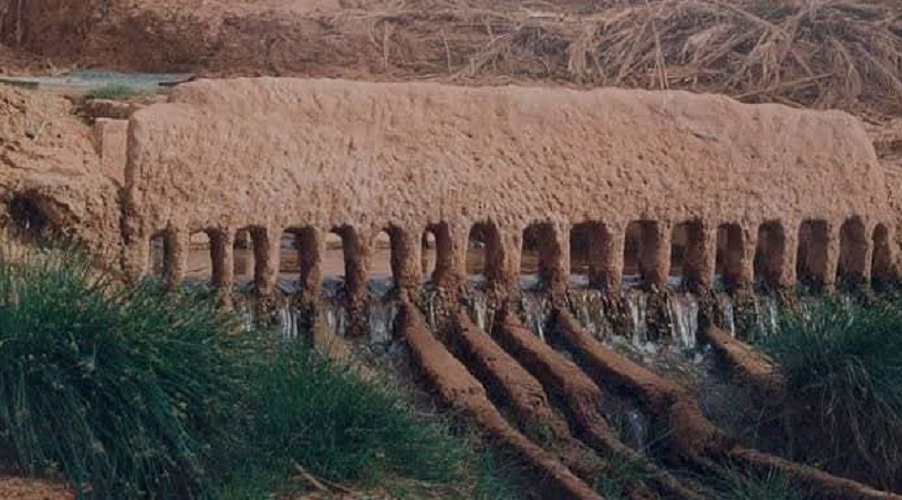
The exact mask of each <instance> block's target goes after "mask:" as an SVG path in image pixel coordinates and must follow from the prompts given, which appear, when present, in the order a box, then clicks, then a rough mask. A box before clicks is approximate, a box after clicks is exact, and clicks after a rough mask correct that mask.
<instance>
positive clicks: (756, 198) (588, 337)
mask: <svg viewBox="0 0 902 500" xmlns="http://www.w3.org/2000/svg"><path fill="white" fill-rule="evenodd" d="M97 135H98V141H99V143H100V150H101V151H102V152H103V156H104V163H105V164H110V165H111V168H114V169H121V171H124V179H125V184H124V188H123V195H122V200H123V201H122V217H121V220H122V224H121V232H120V233H119V234H110V235H104V236H103V237H104V238H106V239H107V241H119V242H120V245H119V246H120V247H121V259H120V263H119V264H120V265H121V270H122V271H123V272H124V273H125V275H126V276H128V277H129V278H130V279H139V278H141V277H142V276H144V275H147V274H150V273H152V272H153V270H154V267H155V266H153V265H152V261H153V260H154V259H153V256H154V254H155V253H160V254H161V260H162V263H161V264H162V265H161V267H160V269H158V270H159V271H160V272H161V274H162V276H163V278H164V279H165V280H166V282H167V283H168V285H169V286H178V285H179V284H181V283H182V282H183V281H185V280H186V278H187V277H189V275H190V274H191V271H190V269H189V268H190V265H189V262H190V258H191V254H192V248H193V242H194V241H195V238H196V236H197V235H205V238H204V239H205V241H207V242H208V243H207V244H206V245H205V246H204V247H203V251H204V252H208V253H209V262H210V273H209V276H208V277H207V278H208V280H209V283H210V285H211V286H212V287H213V288H215V289H216V290H217V291H218V293H219V295H220V298H221V300H222V301H223V303H225V304H232V303H233V302H234V300H235V297H236V295H238V294H237V293H236V292H235V290H236V281H238V280H237V279H236V271H235V269H236V255H237V254H238V253H239V252H240V251H241V248H245V247H249V248H251V249H252V250H251V253H252V261H253V266H252V270H251V275H252V276H251V278H252V282H251V287H250V290H251V293H250V295H252V296H253V299H254V301H255V302H256V303H258V304H263V305H268V306H271V307H270V310H272V308H273V307H282V308H283V310H284V309H285V308H287V309H288V310H290V311H291V312H290V314H292V315H298V316H303V315H311V316H313V317H314V319H310V318H308V319H307V320H305V324H315V323H316V321H315V317H316V316H318V315H321V314H323V311H324V310H326V309H328V307H326V306H325V305H324V304H325V302H328V301H333V302H334V300H335V299H336V297H338V298H339V299H340V306H339V307H340V308H341V309H342V311H343V312H342V314H344V315H345V317H346V321H347V323H348V324H349V326H348V328H347V330H346V331H347V332H348V334H349V336H355V335H356V336H361V335H365V333H366V332H367V331H368V329H371V328H373V326H374V325H373V324H372V323H373V322H374V316H373V314H372V311H373V308H372V304H373V303H374V301H375V302H378V301H380V300H383V299H382V298H374V295H373V293H372V282H371V278H372V277H373V272H372V271H373V265H374V260H375V259H376V257H377V256H378V255H379V252H380V248H383V249H387V253H388V255H389V257H388V260H389V265H388V267H389V268H390V274H391V280H390V282H389V287H390V289H391V300H392V301H393V304H394V305H393V306H392V307H393V309H392V312H391V314H389V315H387V316H386V317H384V318H382V320H383V321H386V322H387V323H388V324H389V326H388V327H387V328H388V332H389V333H388V337H389V338H390V339H396V340H400V341H403V342H404V343H405V344H406V345H407V347H408V349H409V353H410V356H411V358H412V360H413V361H414V363H415V364H416V365H417V366H418V367H419V369H420V370H421V372H422V374H423V375H424V379H425V380H426V382H427V384H428V385H429V386H430V387H431V388H433V389H434V390H435V391H436V392H437V393H438V395H439V396H440V397H441V399H443V400H444V401H445V402H447V403H448V404H450V405H451V406H453V407H455V408H457V409H459V410H461V411H462V412H463V414H465V415H468V416H470V417H471V418H472V419H473V420H474V421H475V422H477V423H478V424H479V425H480V426H481V427H482V428H484V429H486V430H487V431H489V432H490V433H491V434H493V435H495V436H497V437H499V439H501V441H502V442H504V443H506V444H508V445H510V446H511V447H512V448H514V449H515V450H517V452H518V453H519V454H520V455H521V456H523V457H524V458H525V460H527V461H528V462H529V463H530V464H532V465H533V466H535V467H536V468H538V469H540V470H542V471H543V473H544V474H545V476H543V477H547V478H548V479H547V487H548V489H549V491H552V492H554V493H555V494H563V495H566V496H568V497H578V498H592V497H594V496H595V494H594V492H592V491H591V488H589V487H588V486H587V483H588V482H589V480H590V477H589V476H591V473H589V472H586V471H580V470H579V469H578V467H575V466H573V464H571V463H569V462H568V461H567V460H566V457H562V456H559V455H555V453H553V452H550V451H548V450H545V449H543V448H542V447H540V446H538V445H536V444H535V442H534V441H533V440H530V439H529V438H527V437H526V434H524V433H521V431H522V429H523V428H524V426H525V425H526V423H527V422H528V421H530V419H539V420H541V421H547V422H550V424H549V425H551V428H552V429H554V435H555V436H556V439H558V440H559V441H561V442H565V443H569V444H568V445H567V446H569V447H571V448H579V447H580V446H588V447H589V448H591V449H594V450H600V451H605V453H614V455H615V456H620V457H621V458H623V459H629V458H630V457H633V456H634V455H635V453H636V452H635V451H634V450H633V449H632V448H630V447H628V446H625V445H624V444H623V443H621V442H620V441H618V440H617V438H615V437H614V435H613V433H612V432H611V431H610V429H609V428H608V426H607V424H606V422H605V420H604V418H603V417H602V415H601V413H600V410H599V408H600V407H601V400H602V392H601V390H600V387H606V386H608V385H612V386H613V387H615V388H617V389H618V390H620V391H621V392H622V393H623V395H624V397H626V398H628V399H632V400H635V401H636V402H637V404H638V405H639V406H640V407H642V408H643V411H644V412H645V413H646V414H647V415H648V416H649V418H653V419H656V420H658V421H660V422H663V423H664V424H665V425H668V426H669V427H670V428H672V429H673V433H672V435H671V437H670V438H668V442H669V445H670V446H672V448H673V449H674V450H676V452H677V453H678V454H680V455H681V456H684V457H687V458H689V459H692V460H699V461H700V462H699V463H702V462H701V461H702V460H734V461H739V462H741V463H745V464H748V465H749V466H752V467H757V468H760V469H762V470H763V469H771V468H774V467H776V468H779V469H780V470H782V471H784V472H786V473H787V474H791V475H792V476H793V477H796V478H799V479H800V480H801V481H803V482H804V483H805V484H807V485H808V486H810V487H811V488H813V491H818V492H820V494H821V495H822V496H823V497H824V498H831V497H832V498H849V497H850V495H851V497H863V498H888V497H889V496H887V495H886V494H884V493H881V492H877V491H875V490H872V489H870V488H868V487H866V486H863V485H861V484H858V483H855V482H852V481H849V480H846V479H842V478H837V477H834V476H830V475H828V474H825V473H823V472H820V471H817V470H816V469H812V468H809V467H805V466H801V465H798V464H794V463H792V462H787V461H785V460H782V459H779V458H776V457H773V456H770V455H767V454H764V453H760V452H756V451H754V450H748V449H745V448H743V447H742V446H740V445H739V444H737V442H736V441H734V440H733V439H731V438H729V437H727V436H726V435H725V434H724V433H723V432H721V431H720V430H719V429H718V428H717V427H716V426H714V424H712V423H711V422H710V421H709V420H707V418H706V417H705V416H703V415H702V412H701V410H699V408H698V406H697V404H696V403H695V402H694V401H693V400H692V399H691V397H689V396H688V395H687V393H686V392H685V391H684V390H683V389H682V388H681V387H679V386H678V385H677V384H674V383H673V382H672V381H669V380H665V379H663V378H662V377H660V376H659V375H657V374H655V373H653V372H652V371H650V370H648V369H646V368H644V367H642V366H640V365H638V364H636V363H635V362H632V361H629V360H627V359H625V358H622V357H621V356H620V355H618V354H616V353H614V352H613V351H612V350H611V349H609V348H608V347H607V346H605V345H603V344H602V342H601V341H600V340H599V339H598V338H597V337H598V334H597V332H596V331H595V328H589V329H587V328H586V327H587V326H590V325H588V324H585V323H587V321H588V320H589V318H590V316H591V315H590V314H587V313H586V311H585V310H580V307H579V301H578V300H576V299H575V298H574V297H576V296H577V295H578V293H579V292H578V291H579V290H582V291H586V290H590V291H592V293H597V296H598V297H602V299H600V301H599V302H598V304H599V305H598V307H599V308H601V307H603V308H607V309H608V310H609V311H611V310H619V311H620V312H619V314H620V315H621V316H624V317H628V319H629V318H632V321H633V323H634V324H633V327H634V328H638V326H637V325H638V323H642V322H644V321H645V319H644V318H645V316H642V315H643V314H644V315H646V316H651V315H652V313H651V312H649V311H648V310H647V309H649V308H652V304H651V302H654V299H653V298H652V299H648V297H649V296H652V297H654V296H655V295H660V296H664V295H667V294H677V295H678V294H681V293H682V294H691V295H692V297H694V298H693V299H692V300H693V301H695V302H694V304H695V306H693V307H694V308H689V309H687V310H684V311H682V312H680V313H679V314H677V313H673V314H671V316H672V317H671V321H672V322H674V323H681V324H682V323H686V324H692V325H694V326H692V327H687V326H686V325H685V324H684V325H683V326H682V330H683V331H681V333H680V336H681V337H682V341H684V342H687V343H690V344H692V343H694V338H695V336H696V334H699V335H701V334H700V333H699V331H700V328H699V327H698V324H699V322H700V321H701V322H705V323H722V322H724V321H725V320H724V318H725V317H726V314H725V313H723V311H722V312H721V313H720V314H713V313H711V311H710V310H709V309H706V307H705V306H704V304H702V302H704V299H703V298H704V297H715V296H716V297H720V296H725V297H727V299H724V300H729V297H731V296H732V295H733V294H739V293H741V292H742V291H749V290H753V289H755V288H759V289H761V288H764V289H768V290H773V291H784V290H790V289H794V288H796V287H797V286H799V285H803V286H808V287H817V288H823V289H831V288H833V287H835V286H836V285H843V286H849V287H862V286H865V285H867V284H868V283H873V284H875V285H884V284H890V283H893V282H894V281H895V280H896V278H897V276H898V273H897V271H898V269H899V266H898V257H899V255H900V252H899V246H898V245H899V244H898V241H897V234H898V233H899V227H900V226H899V224H900V222H902V219H900V212H899V210H898V207H897V205H896V204H895V203H894V201H893V196H894V192H895V190H896V189H895V184H894V183H895V180H894V178H892V177H891V176H890V175H889V174H888V173H887V172H886V171H884V168H883V167H882V166H881V165H880V164H879V162H878V160H877V157H876V155H875V153H874V149H873V146H872V145H871V143H870V141H869V139H868V137H867V136H866V134H865V132H864V130H863V127H862V125H861V124H860V123H859V122H858V121H857V120H856V119H854V118H852V117H851V116H849V115H847V114H845V113H841V112H833V111H827V112H816V111H808V110H798V109H791V108H788V107H785V106H779V105H745V104H740V103H738V102H736V101H733V100H731V99H728V98H726V97H719V96H708V95H696V94H690V93H685V92H641V91H630V90H618V89H599V90H592V91H578V90H561V89H543V88H522V87H497V88H462V87H451V86H444V85H439V84H432V83H403V84H392V83H384V84H378V83H359V82H349V81H336V80H293V79H268V78H263V79H236V80H220V81H203V80H202V81H198V82H193V83H189V84H185V85H181V86H179V87H177V88H175V89H174V91H173V92H172V94H171V96H170V98H169V101H168V102H167V103H163V104H154V105H150V106H148V107H146V108H144V109H142V110H140V111H137V112H136V113H134V114H133V115H132V116H131V118H130V119H129V120H127V121H126V120H122V121H116V120H102V121H100V122H98V134H97ZM329 235H334V238H336V239H338V240H340V242H341V248H342V252H343V257H342V261H343V268H344V269H343V274H344V279H343V281H341V282H340V287H341V292H340V293H339V294H337V295H335V294H330V293H326V292H327V291H326V290H324V281H325V280H324V278H325V277H326V275H327V274H328V273H327V272H326V271H325V270H324V266H325V261H326V254H327V253H328V251H329V248H330V244H329V241H330V239H329ZM380 235H387V238H382V237H380ZM245 237H247V238H248V239H249V240H250V241H248V242H245V241H244V240H245ZM94 239H97V235H95V237H94ZM285 241H291V244H290V245H289V246H288V254H290V255H291V258H292V259H293V261H294V262H295V263H296V266H294V267H293V269H294V270H293V271H292V273H296V274H294V275H293V276H290V277H289V278H290V279H291V280H292V281H293V283H294V285H293V286H291V287H285V286H281V285H280V282H281V281H282V280H283V279H284V278H285V276H284V267H285V266H283V265H282V263H281V262H280V260H284V259H285V258H286V245H285ZM380 245H381V246H380ZM474 251H476V252H478V253H479V254H480V255H481V258H480V264H479V266H478V267H479V269H478V271H474V270H473V266H472V265H471V264H472V263H471V262H470V261H471V260H472V254H473V252H474ZM426 252H429V253H434V257H432V260H433V261H434V264H433V265H432V266H424V261H425V259H424V254H425V253H426ZM427 267H430V268H431V269H428V270H427V271H426V272H424V269H425V268H427ZM477 274H478V275H479V276H478V277H476V276H474V275H477ZM524 274H529V275H531V276H530V279H527V280H524V279H523V275H524ZM630 280H632V281H630ZM625 281H628V282H634V283H636V284H637V285H639V286H638V287H637V288H638V289H641V290H644V292H643V293H646V294H648V295H646V296H645V297H646V298H644V299H642V300H643V301H644V302H641V304H640V302H635V303H634V302H630V299H629V298H628V292H625V291H624V288H623V287H622V284H623V283H624V282H625ZM524 283H526V284H528V285H529V286H526V287H525V288H524ZM286 290H289V291H287V292H286ZM479 294H481V295H479ZM536 294H541V296H543V297H545V299H543V300H544V302H543V305H542V307H541V309H543V311H544V313H547V314H544V315H542V316H541V318H540V319H539V320H538V321H534V319H535V318H530V317H528V316H529V314H526V315H525V316H524V314H523V309H524V306H523V304H526V303H527V302H528V300H529V299H528V297H535V296H536ZM718 294H719V295H718ZM474 295H479V296H480V297H482V298H481V299H480V300H482V306H481V309H480V307H475V306H474V299H473V296H474ZM424 297H427V299H424ZM664 300H665V302H666V300H669V299H664ZM649 301H651V302H649ZM277 304H281V305H277ZM637 304H638V305H637ZM639 305H641V308H640V307H639ZM330 307H331V306H330ZM582 307H583V308H584V309H585V307H586V306H585V303H583V306H582ZM642 308H645V309H642ZM265 309H266V307H263V308H261V310H265ZM476 309H479V310H476ZM527 309H528V308H527ZM633 309H635V310H633ZM640 309H641V310H640ZM466 312H470V313H473V314H466ZM488 312H490V314H487V313H488ZM526 312H527V313H530V311H526ZM640 313H641V314H640ZM677 316H679V317H677ZM386 318H387V319H386ZM474 320H475V321H474ZM333 322H334V321H333ZM533 322H536V323H537V324H538V323H541V325H544V326H547V328H548V329H549V331H550V330H553V331H554V335H555V336H557V337H558V338H560V339H562V340H563V341H564V342H565V343H566V344H567V345H569V346H570V347H569V349H570V353H571V355H572V357H573V359H574V360H576V361H578V363H579V364H578V365H577V363H575V362H574V361H571V360H570V359H569V358H568V357H565V356H564V355H562V354H561V353H560V352H558V351H557V350H556V349H554V348H552V347H551V345H550V343H547V342H545V332H541V331H540V332H539V333H540V334H539V335H537V334H535V333H534V332H532V331H530V329H529V327H528V326H532V323H533ZM580 323H584V324H580ZM524 324H526V325H528V326H524ZM541 325H540V326H539V327H538V328H533V330H542V328H543V327H544V326H541ZM721 326H724V327H725V328H726V327H727V326H729V325H723V324H721ZM728 329H732V327H730V328H728ZM711 339H713V340H712V341H714V342H715V343H717V342H720V343H724V342H728V341H726V340H724V339H720V340H718V339H719V337H716V336H713V337H711ZM727 347H729V346H727ZM552 396H553V397H552ZM558 401H562V402H563V403H561V404H563V405H564V406H566V407H567V408H566V411H565V412H564V415H566V419H564V420H566V422H564V421H562V419H561V416H560V415H559V414H557V413H554V412H552V410H551V404H552V402H558ZM555 404H557V403H555ZM498 408H505V409H506V410H508V412H507V413H502V412H500V411H499V409H498ZM503 415H522V416H523V419H524V420H523V421H509V419H507V418H506V417H505V416H503ZM705 463H707V462H705ZM649 467H651V466H649ZM653 472H654V475H653V476H654V477H656V478H657V479H656V480H655V481H657V483H658V484H657V486H656V487H657V488H658V490H659V491H667V492H670V493H672V494H673V495H675V497H680V498H687V497H692V493H691V491H687V490H685V489H684V488H683V487H682V486H681V485H680V484H679V482H678V481H676V480H675V479H673V478H672V477H670V476H669V475H668V474H667V473H664V472H661V471H653Z"/></svg>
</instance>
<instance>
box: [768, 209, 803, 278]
mask: <svg viewBox="0 0 902 500" xmlns="http://www.w3.org/2000/svg"><path fill="white" fill-rule="evenodd" d="M779 257H782V258H781V259H780V262H779V263H778V265H779V267H778V268H777V270H776V271H778V272H775V273H774V274H775V276H776V277H778V279H777V280H776V285H777V286H778V287H780V288H783V289H792V288H793V287H795V285H796V282H797V280H798V277H797V273H796V266H797V265H798V259H799V224H797V223H790V224H787V226H786V229H785V231H784V238H783V248H782V253H781V255H779ZM773 284H774V283H771V285H773Z"/></svg>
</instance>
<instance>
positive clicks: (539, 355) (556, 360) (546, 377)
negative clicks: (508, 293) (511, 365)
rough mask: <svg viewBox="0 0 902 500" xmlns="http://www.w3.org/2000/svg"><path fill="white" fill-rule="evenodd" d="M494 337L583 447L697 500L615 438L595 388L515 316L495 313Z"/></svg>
mask: <svg viewBox="0 0 902 500" xmlns="http://www.w3.org/2000/svg"><path fill="white" fill-rule="evenodd" d="M494 333H495V336H496V338H497V339H498V340H499V342H500V343H501V345H502V346H504V348H505V349H507V350H508V352H510V353H511V354H512V355H513V356H514V357H515V358H516V359H517V360H518V361H519V362H520V363H522V364H523V366H525V367H526V368H527V369H528V370H529V371H530V372H531V373H532V374H533V375H534V376H535V377H536V378H538V379H539V381H540V382H541V383H542V384H543V385H544V386H545V390H546V391H548V392H549V393H551V394H554V395H556V396H557V397H558V398H559V399H560V400H561V401H564V403H565V405H566V406H567V408H566V410H567V412H568V414H569V415H568V416H569V417H570V419H571V425H573V427H574V428H575V430H576V431H577V435H578V436H579V437H580V438H581V439H582V440H583V441H584V442H586V444H588V445H589V446H590V447H592V448H594V449H596V450H598V451H599V452H601V453H606V454H610V455H612V456H615V457H617V458H618V459H621V460H627V461H631V462H633V463H636V464H638V465H641V466H642V467H643V468H644V469H645V472H646V473H648V475H649V479H650V481H652V482H653V483H654V484H655V486H656V487H657V488H658V489H660V490H661V491H663V492H666V493H668V494H669V495H671V496H673V497H676V498H698V495H697V494H696V493H694V492H692V491H691V490H690V489H688V488H687V487H685V486H684V485H682V484H680V482H679V481H677V480H676V479H675V478H673V477H672V476H671V475H670V474H669V473H667V472H665V471H663V470H661V469H660V468H658V467H656V466H654V465H653V464H651V463H650V462H649V461H648V460H647V459H645V458H644V457H642V456H641V455H640V454H639V453H638V452H636V451H635V450H633V449H632V448H630V447H629V446H627V445H625V444H624V443H623V442H621V441H620V440H619V439H618V438H617V436H616V435H615V434H614V433H613V432H612V431H611V429H610V427H609V426H608V424H607V422H606V421H605V420H604V417H603V416H602V415H601V406H602V399H603V396H602V392H601V389H600V388H599V387H598V385H596V384H595V382H594V381H592V379H591V378H590V377H589V376H587V375H586V374H585V372H583V371H582V369H581V368H580V367H579V366H577V365H576V364H575V363H573V362H571V361H570V360H568V359H566V358H565V357H563V356H562V355H561V354H560V353H558V352H557V351H555V350H554V349H553V348H552V347H551V346H550V345H548V344H546V343H545V342H543V341H542V340H541V339H539V338H538V337H536V336H535V335H534V334H533V333H532V332H531V331H530V330H529V329H528V328H526V327H525V326H523V324H522V323H521V322H520V320H519V319H518V318H517V317H516V315H514V314H511V313H509V312H507V311H503V310H502V311H499V313H498V315H497V316H496V325H495V329H494Z"/></svg>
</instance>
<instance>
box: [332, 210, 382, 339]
mask: <svg viewBox="0 0 902 500" xmlns="http://www.w3.org/2000/svg"><path fill="white" fill-rule="evenodd" d="M339 234H340V235H341V239H342V246H343V247H344V251H345V287H346V288H345V291H346V293H347V297H348V304H347V305H348V317H349V318H350V322H349V325H348V335H349V336H350V337H357V338H360V337H364V336H366V335H367V333H368V332H369V326H368V323H367V316H366V312H367V311H366V309H367V299H368V294H367V288H366V285H367V280H368V278H369V273H370V263H371V261H372V258H373V247H374V245H375V238H376V234H377V233H375V232H373V231H366V232H358V231H356V230H355V229H353V228H351V227H350V226H345V227H342V228H341V229H340V230H339Z"/></svg>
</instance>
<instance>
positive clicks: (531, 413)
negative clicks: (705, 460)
mask: <svg viewBox="0 0 902 500" xmlns="http://www.w3.org/2000/svg"><path fill="white" fill-rule="evenodd" d="M453 318H454V323H455V328H453V329H452V330H453V332H451V337H452V339H451V342H452V343H454V344H456V348H455V349H454V350H455V354H457V355H458V356H459V357H460V359H461V360H462V361H463V362H464V363H465V364H466V365H467V366H468V367H469V368H470V370H471V371H472V372H473V373H474V374H476V376H477V377H478V378H479V379H480V380H481V381H482V382H483V384H485V386H486V388H487V389H488V391H489V395H490V397H494V398H496V399H495V400H496V404H499V405H501V406H504V407H506V408H507V409H508V410H509V412H510V415H511V417H512V418H513V419H515V420H516V422H517V424H518V425H519V427H520V429H521V430H522V431H523V432H525V433H526V434H527V435H530V434H532V433H536V434H538V435H537V436H531V437H532V438H533V439H534V440H538V441H539V442H540V443H542V444H543V447H544V448H545V449H547V450H548V451H549V452H551V453H553V454H554V455H556V456H558V457H559V458H560V459H561V461H562V462H564V464H565V465H567V467H569V468H570V469H571V470H572V471H573V472H574V473H576V474H577V475H578V476H580V477H581V478H583V479H585V480H586V481H587V482H589V484H595V483H596V482H597V481H598V480H600V479H602V478H603V477H604V476H605V475H606V474H610V473H611V471H612V470H613V467H612V464H611V463H610V462H609V458H610V457H603V456H601V455H598V454H596V453H595V450H593V449H592V448H590V447H588V446H587V445H586V444H584V443H583V442H582V441H580V440H578V439H576V438H575V437H574V436H573V435H572V434H571V430H570V427H569V425H568V424H567V422H566V421H565V420H564V419H563V418H561V417H560V416H559V415H558V414H556V413H555V411H554V410H553V409H552V406H551V404H550V403H549V401H548V397H547V395H546V393H545V390H544V388H543V387H542V384H541V383H540V382H539V381H538V380H536V378H535V377H533V376H532V375H531V374H530V373H529V372H528V371H527V370H526V369H525V368H524V367H523V366H522V365H521V364H520V363H518V362H517V360H516V359H514V358H513V357H512V356H511V355H510V354H508V353H507V351H505V350H504V349H503V348H502V347H501V346H500V345H498V344H497V343H496V342H495V341H494V340H493V339H492V337H491V336H489V334H488V333H486V332H484V331H482V330H480V329H479V328H478V327H477V326H476V325H474V324H473V322H472V320H470V318H469V316H467V314H466V313H464V312H463V311H457V312H456V313H455V314H454V315H453ZM625 487H626V491H627V494H628V496H629V498H652V497H654V492H653V491H650V490H649V489H648V488H647V487H646V486H644V485H641V484H633V483H631V484H628V485H625Z"/></svg>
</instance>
